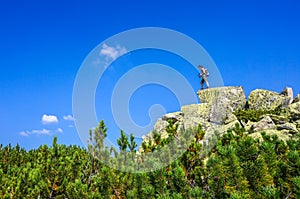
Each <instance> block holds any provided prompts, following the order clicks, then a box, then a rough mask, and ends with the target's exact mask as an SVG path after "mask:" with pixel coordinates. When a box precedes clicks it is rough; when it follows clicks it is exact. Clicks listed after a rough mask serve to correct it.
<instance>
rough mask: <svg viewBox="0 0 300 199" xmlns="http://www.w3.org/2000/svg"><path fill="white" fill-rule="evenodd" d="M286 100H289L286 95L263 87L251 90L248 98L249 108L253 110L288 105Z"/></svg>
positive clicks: (271, 108)
mask: <svg viewBox="0 0 300 199" xmlns="http://www.w3.org/2000/svg"><path fill="white" fill-rule="evenodd" d="M287 102H289V97H288V96H285V95H281V94H279V93H277V92H273V91H268V90H263V89H256V90H254V91H252V92H251V93H250V95H249V98H248V105H249V108H250V109H254V110H259V109H263V110H274V109H276V108H277V107H279V106H285V105H288V104H287Z"/></svg>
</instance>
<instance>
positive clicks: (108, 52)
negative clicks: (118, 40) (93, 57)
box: [100, 44, 127, 61]
mask: <svg viewBox="0 0 300 199" xmlns="http://www.w3.org/2000/svg"><path fill="white" fill-rule="evenodd" d="M125 53H127V50H126V48H124V47H121V46H120V45H117V46H116V47H113V46H108V45H107V44H103V45H102V49H101V50H100V56H105V59H106V61H113V60H115V59H116V58H117V57H119V56H121V55H124V54H125Z"/></svg>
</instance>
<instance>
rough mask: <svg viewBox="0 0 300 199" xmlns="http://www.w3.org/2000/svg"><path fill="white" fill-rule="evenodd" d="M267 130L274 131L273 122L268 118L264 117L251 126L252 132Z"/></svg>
mask: <svg viewBox="0 0 300 199" xmlns="http://www.w3.org/2000/svg"><path fill="white" fill-rule="evenodd" d="M267 129H276V125H275V123H274V122H273V120H272V119H271V118H270V116H265V117H264V118H263V119H262V120H260V121H259V122H257V123H255V124H253V130H254V132H257V131H263V130H267Z"/></svg>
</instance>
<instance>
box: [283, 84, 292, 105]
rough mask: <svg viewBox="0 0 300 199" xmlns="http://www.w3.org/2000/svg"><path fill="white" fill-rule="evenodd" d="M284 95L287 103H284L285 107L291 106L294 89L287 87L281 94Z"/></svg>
mask: <svg viewBox="0 0 300 199" xmlns="http://www.w3.org/2000/svg"><path fill="white" fill-rule="evenodd" d="M281 94H282V95H284V96H286V98H285V99H286V102H284V105H290V104H291V103H292V102H293V100H294V99H293V97H294V94H293V89H292V88H290V87H285V89H284V90H283V91H282V92H281Z"/></svg>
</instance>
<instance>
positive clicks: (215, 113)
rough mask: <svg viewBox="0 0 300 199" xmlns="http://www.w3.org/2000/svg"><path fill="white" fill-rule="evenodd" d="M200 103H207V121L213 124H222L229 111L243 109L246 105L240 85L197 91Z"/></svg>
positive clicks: (228, 115)
mask: <svg viewBox="0 0 300 199" xmlns="http://www.w3.org/2000/svg"><path fill="white" fill-rule="evenodd" d="M198 96H199V98H200V101H201V102H202V103H206V104H208V106H209V107H210V109H208V113H209V116H208V121H210V122H212V123H215V124H224V122H225V120H226V119H227V118H230V117H231V115H230V114H231V113H232V112H233V111H235V110H238V109H243V108H244V107H245V105H246V96H245V93H244V90H243V88H242V87H240V86H239V87H219V88H211V89H206V90H200V91H198Z"/></svg>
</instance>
